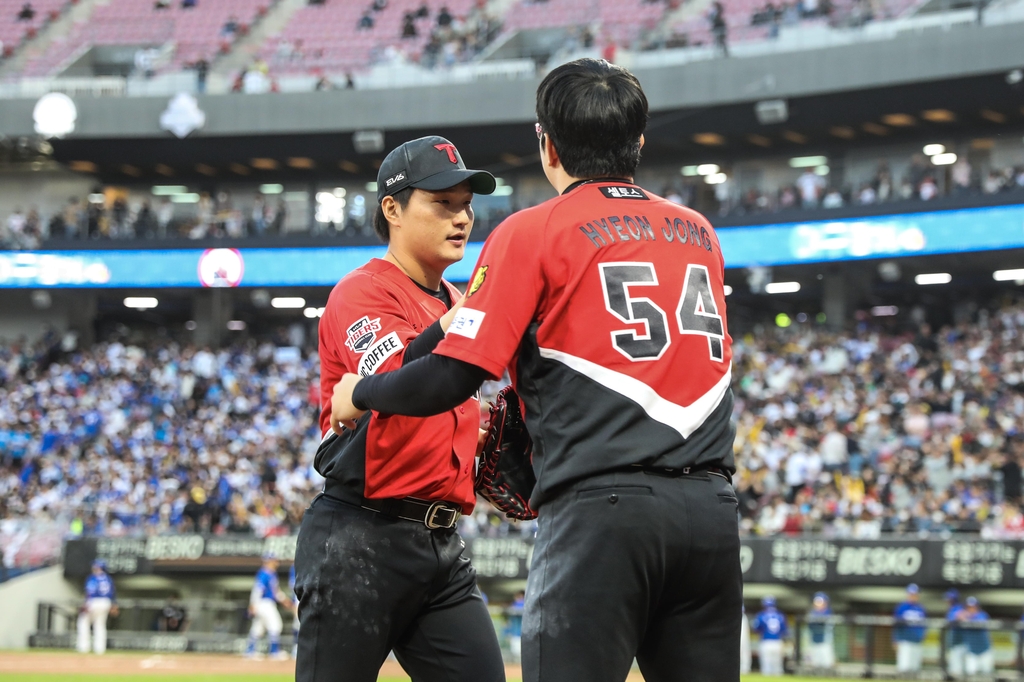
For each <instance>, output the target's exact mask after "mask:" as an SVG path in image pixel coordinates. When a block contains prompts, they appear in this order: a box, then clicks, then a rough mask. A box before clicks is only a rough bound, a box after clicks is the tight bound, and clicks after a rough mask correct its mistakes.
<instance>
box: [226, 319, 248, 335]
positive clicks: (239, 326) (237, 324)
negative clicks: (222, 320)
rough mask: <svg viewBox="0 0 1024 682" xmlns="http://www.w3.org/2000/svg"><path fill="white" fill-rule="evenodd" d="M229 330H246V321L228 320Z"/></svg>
mask: <svg viewBox="0 0 1024 682" xmlns="http://www.w3.org/2000/svg"><path fill="white" fill-rule="evenodd" d="M228 330H229V331H233V332H240V331H245V322H244V321H242V320H231V321H229V322H228Z"/></svg>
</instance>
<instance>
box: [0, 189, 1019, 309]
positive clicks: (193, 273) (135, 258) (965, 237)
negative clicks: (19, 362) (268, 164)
mask: <svg viewBox="0 0 1024 682" xmlns="http://www.w3.org/2000/svg"><path fill="white" fill-rule="evenodd" d="M659 232H660V229H659V227H658V226H655V238H656V239H661V238H662V237H661V236H660V234H659ZM718 237H719V240H720V241H721V244H722V252H723V253H724V254H725V264H726V267H727V268H744V267H750V266H753V265H792V264H799V263H821V262H831V261H844V260H856V259H864V258H897V257H900V256H925V255H933V254H940V253H959V252H970V251H990V250H998V249H1011V248H1020V247H1024V205H1014V206H996V207H988V208H971V209H963V210H958V211H935V212H931V213H909V214H903V215H888V216H872V217H865V218H850V219H844V220H834V221H819V222H808V223H785V224H778V225H758V226H755V227H734V228H723V229H721V230H719V231H718ZM481 246H482V245H481V244H480V243H473V244H470V245H469V246H468V247H467V248H466V257H465V258H464V259H463V260H462V261H461V262H460V263H457V264H455V265H453V266H452V267H451V268H449V269H448V272H447V277H448V278H449V279H450V280H452V281H455V282H465V281H468V280H469V278H470V277H471V276H472V273H473V266H474V265H475V263H476V260H477V258H478V257H479V255H480V248H481ZM384 250H385V249H384V247H383V246H357V247H352V246H349V247H344V246H338V247H317V248H273V249H267V248H259V249H248V248H243V249H205V250H204V249H179V250H151V251H145V250H123V251H121V250H117V251H20V252H19V251H15V252H0V287H7V288H48V287H79V288H104V287H105V288H110V287H120V288H140V289H141V288H155V287H204V286H205V287H233V286H243V287H286V286H333V285H334V284H335V283H336V282H337V281H338V280H339V279H341V278H342V277H344V276H345V275H346V274H348V273H349V272H351V271H352V270H354V269H355V268H357V267H359V266H360V265H362V264H363V263H365V262H366V261H367V260H369V259H370V258H374V257H380V256H382V255H383V254H384ZM611 253H612V252H611V251H609V254H611Z"/></svg>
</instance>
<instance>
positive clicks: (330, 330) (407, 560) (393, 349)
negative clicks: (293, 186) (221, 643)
mask: <svg viewBox="0 0 1024 682" xmlns="http://www.w3.org/2000/svg"><path fill="white" fill-rule="evenodd" d="M377 178H378V180H377V187H378V191H377V204H378V207H377V212H376V215H375V217H374V229H375V231H376V232H377V235H378V236H379V237H380V238H381V239H382V240H383V241H384V242H386V243H387V244H388V250H387V253H386V254H385V256H384V257H383V259H379V260H378V259H374V260H372V261H370V262H369V263H367V264H366V265H364V266H362V267H360V268H358V269H356V270H355V271H353V272H352V273H350V274H349V275H347V276H346V277H345V278H344V279H342V280H341V282H339V283H338V285H337V286H336V287H335V288H334V290H333V291H332V292H331V295H330V297H329V299H328V301H327V306H326V308H325V310H324V315H323V317H322V318H321V319H320V363H321V395H322V397H323V406H324V409H323V411H322V413H321V417H320V426H321V428H322V430H323V433H324V435H325V438H324V440H323V442H322V443H321V445H320V448H319V450H318V451H317V455H316V458H315V460H314V464H315V466H316V469H317V471H318V472H320V474H322V475H323V476H324V477H325V478H326V482H325V484H324V492H323V494H322V495H320V496H318V497H317V498H316V499H315V500H314V501H313V503H312V504H311V505H310V508H309V509H308V510H307V511H306V514H305V516H304V518H303V521H302V526H301V529H300V531H299V538H298V544H297V547H296V557H295V578H296V579H295V593H296V595H297V596H298V598H299V621H300V623H301V628H300V629H299V651H298V661H297V663H296V680H297V682H320V681H324V682H326V681H330V682H373V681H375V680H376V679H377V675H378V673H379V671H380V667H381V664H382V663H383V662H384V660H385V659H386V658H387V656H388V653H389V652H390V651H392V650H394V653H395V656H396V657H397V659H398V661H399V662H400V663H401V664H402V667H403V668H405V670H406V672H408V673H409V675H410V676H411V677H412V678H413V679H414V680H416V681H417V682H442V681H443V682H500V681H502V680H504V679H505V669H504V665H503V663H502V660H501V650H500V648H499V645H498V637H497V633H496V632H495V629H494V626H493V625H492V623H491V618H490V614H489V613H488V611H487V608H486V606H485V604H484V602H483V600H482V598H481V595H480V591H479V589H478V588H477V584H476V572H475V571H474V570H473V566H472V564H471V563H470V561H469V559H468V557H466V556H464V554H463V551H464V548H465V543H464V542H463V541H462V539H461V538H460V536H459V534H458V532H457V531H456V524H457V522H458V520H459V517H460V516H461V515H462V514H463V513H467V514H468V513H470V512H472V510H473V506H474V504H475V503H476V495H475V492H474V489H473V477H474V463H475V458H476V454H477V448H478V436H479V433H480V430H479V426H480V408H479V405H478V404H477V401H476V399H475V398H473V397H472V396H471V395H467V396H465V397H464V398H463V399H462V400H460V401H459V402H458V403H455V404H453V405H450V406H448V407H447V408H445V409H444V410H442V411H443V412H445V413H444V414H441V415H439V416H435V417H429V418H426V419H412V418H409V417H402V416H397V415H394V414H391V415H389V414H388V413H373V414H367V415H365V416H364V417H362V418H361V419H360V420H359V422H358V424H352V425H351V426H352V427H353V428H352V429H350V430H342V429H341V428H340V427H339V429H338V430H339V431H341V434H340V435H338V434H337V433H335V432H333V431H332V429H331V423H330V417H331V391H332V389H333V388H334V386H335V384H336V383H337V382H338V380H339V379H340V378H341V377H342V375H343V374H345V373H346V372H353V373H357V374H359V375H361V376H372V375H374V374H377V373H380V372H384V371H387V370H391V369H395V368H398V367H401V366H402V365H403V364H406V363H410V362H412V361H414V360H415V359H416V358H419V357H422V356H424V355H427V354H429V353H430V352H431V351H432V350H433V349H434V347H435V346H436V345H437V344H438V342H440V340H441V339H442V338H444V333H445V330H447V329H448V325H449V324H450V323H451V320H452V318H453V317H454V316H455V314H456V312H457V309H458V300H459V296H460V295H459V291H458V290H457V289H456V288H455V287H454V286H452V285H451V284H449V283H448V282H446V281H445V280H444V279H443V275H444V271H445V269H446V268H447V267H448V266H450V265H451V264H453V263H456V262H458V261H459V260H460V259H461V258H462V257H463V254H464V252H465V247H466V241H467V240H468V239H469V235H470V232H471V231H472V228H473V209H472V199H473V196H474V194H489V193H491V192H493V191H494V188H495V180H494V177H493V176H492V175H490V174H489V173H486V172H482V171H474V170H469V169H467V168H466V166H465V164H464V163H463V161H462V157H461V156H460V155H459V152H458V150H457V149H456V148H455V146H454V145H453V144H452V143H451V142H449V141H448V140H446V139H444V138H441V137H424V138H420V139H417V140H412V141H410V142H406V143H405V144H402V145H401V146H399V147H398V148H396V149H395V150H394V151H392V152H391V153H390V154H388V156H387V157H386V158H385V159H384V162H383V163H382V164H381V167H380V169H379V172H378V176H377Z"/></svg>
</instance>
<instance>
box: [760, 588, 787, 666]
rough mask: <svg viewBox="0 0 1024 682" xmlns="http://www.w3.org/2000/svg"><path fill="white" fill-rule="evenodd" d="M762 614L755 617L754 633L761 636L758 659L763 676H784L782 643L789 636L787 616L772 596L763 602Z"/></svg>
mask: <svg viewBox="0 0 1024 682" xmlns="http://www.w3.org/2000/svg"><path fill="white" fill-rule="evenodd" d="M761 606H762V607H763V608H762V609H761V612H760V613H758V614H757V616H755V617H754V623H753V629H754V632H756V633H757V634H759V635H760V636H761V644H760V645H759V647H758V658H759V660H760V664H761V674H762V675H782V674H783V673H784V672H785V670H784V669H783V665H782V641H783V640H784V639H785V638H786V635H787V634H789V628H788V626H787V625H786V616H785V615H783V614H782V613H781V612H780V611H779V610H778V608H776V606H775V597H772V596H771V595H769V596H767V597H765V598H764V599H762V600H761Z"/></svg>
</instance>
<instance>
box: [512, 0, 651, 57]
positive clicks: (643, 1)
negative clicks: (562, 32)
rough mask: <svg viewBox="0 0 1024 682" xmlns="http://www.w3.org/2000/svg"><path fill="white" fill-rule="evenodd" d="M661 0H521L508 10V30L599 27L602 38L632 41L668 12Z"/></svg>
mask: <svg viewBox="0 0 1024 682" xmlns="http://www.w3.org/2000/svg"><path fill="white" fill-rule="evenodd" d="M665 9H666V4H665V3H664V2H661V1H660V0H655V1H654V2H650V1H649V0H628V1H626V2H622V1H621V0H547V1H544V2H537V1H536V0H520V2H518V3H517V4H516V5H515V6H514V7H513V8H512V10H511V11H510V12H509V18H508V22H507V24H506V27H507V29H508V30H509V31H515V30H525V29H538V28H560V27H564V28H570V27H587V28H588V30H589V27H592V26H593V27H596V28H597V30H598V31H599V32H600V33H601V34H602V38H603V40H602V41H601V42H614V43H617V44H619V45H624V46H628V45H632V44H633V43H634V42H635V41H636V40H637V38H639V37H640V35H641V33H642V32H643V31H648V30H651V29H653V28H654V27H655V26H656V25H657V23H658V22H659V21H660V20H661V18H662V16H663V15H664V14H665Z"/></svg>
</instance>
